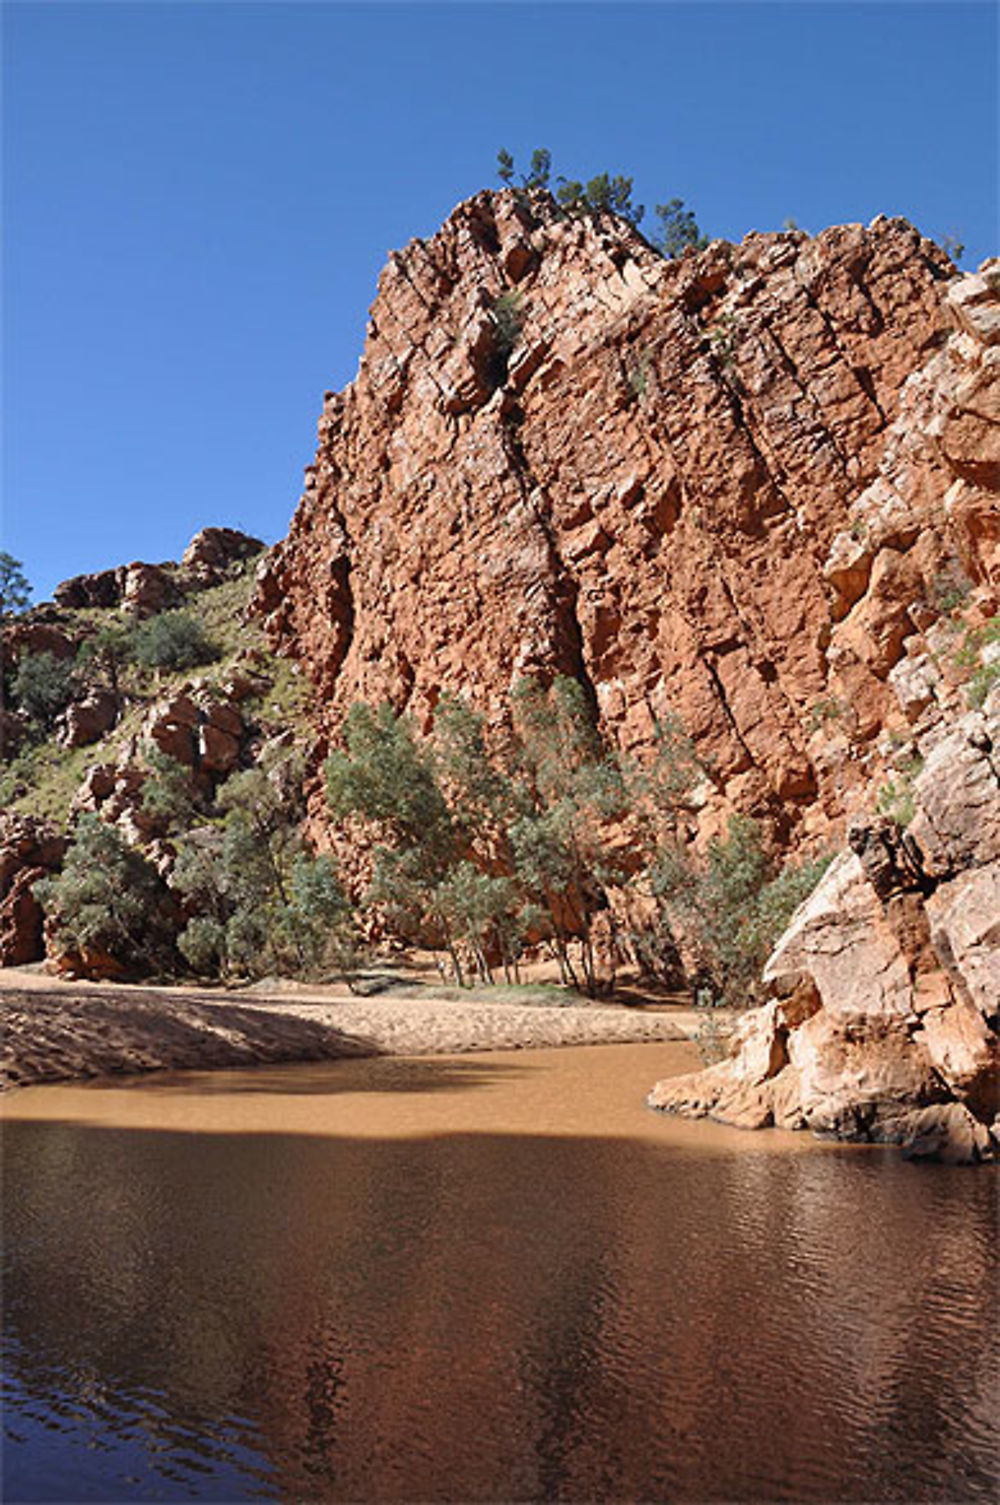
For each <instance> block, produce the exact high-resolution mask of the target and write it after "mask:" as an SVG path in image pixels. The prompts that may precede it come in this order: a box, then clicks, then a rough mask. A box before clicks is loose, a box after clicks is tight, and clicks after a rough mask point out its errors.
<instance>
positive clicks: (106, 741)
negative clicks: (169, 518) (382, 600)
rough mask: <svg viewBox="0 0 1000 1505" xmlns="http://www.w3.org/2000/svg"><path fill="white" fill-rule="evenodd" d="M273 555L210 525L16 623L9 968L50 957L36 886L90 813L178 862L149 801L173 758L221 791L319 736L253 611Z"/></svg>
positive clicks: (5, 918)
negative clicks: (279, 746)
mask: <svg viewBox="0 0 1000 1505" xmlns="http://www.w3.org/2000/svg"><path fill="white" fill-rule="evenodd" d="M263 550H264V545H263V544H262V543H261V542H260V541H259V540H258V539H253V538H248V537H247V536H246V535H244V534H242V533H238V532H236V531H235V530H233V529H228V528H206V529H204V530H203V531H202V532H201V533H199V534H198V535H197V537H196V538H194V539H193V540H192V542H191V544H190V546H189V547H188V549H187V550H186V552H185V554H184V557H183V559H182V560H181V561H180V563H178V564H174V563H169V562H168V563H166V564H142V563H134V564H129V565H123V566H120V567H119V568H118V569H113V570H106V571H102V572H101V573H99V574H93V575H79V576H76V577H74V578H73V579H71V580H67V581H64V582H63V584H62V585H60V586H58V587H57V589H56V591H55V599H54V601H53V602H51V603H45V604H43V605H41V606H37V607H34V608H33V609H32V610H30V611H28V612H25V613H24V614H23V615H21V616H18V617H16V618H13V619H12V620H9V621H8V622H6V623H5V624H4V631H3V672H4V686H5V708H4V709H3V711H2V712H0V716H2V723H0V735H2V744H3V745H2V754H3V757H2V763H0V966H16V965H19V964H22V963H24V962H31V961H36V960H38V959H39V958H41V957H42V956H43V955H44V943H43V938H42V923H43V917H42V911H41V908H40V906H39V904H38V902H37V899H36V898H35V896H34V894H33V887H34V884H35V883H36V881H37V880H38V879H39V878H42V877H45V876H47V875H48V874H50V873H52V872H54V871H57V870H58V869H59V866H60V864H61V862H62V860H63V856H64V854H65V850H66V835H67V830H68V828H69V827H70V826H71V825H72V823H73V821H74V820H75V818H76V817H77V816H78V815H80V814H82V813H84V812H88V811H89V812H94V813H96V814H98V815H99V816H100V817H101V819H102V820H104V821H105V822H107V823H108V824H109V825H113V826H115V827H116V828H117V829H118V830H119V831H120V832H121V833H122V835H123V836H124V837H125V838H126V839H127V840H128V841H129V842H131V843H133V844H135V845H137V846H140V847H142V848H144V849H146V850H147V851H148V852H150V853H151V855H152V856H153V857H154V859H155V858H162V856H163V855H166V853H164V852H163V841H162V838H163V836H164V830H163V823H162V821H161V820H160V819H159V818H158V817H157V816H156V815H155V814H154V813H153V812H152V811H151V810H150V809H149V808H147V804H146V801H145V799H144V789H145V788H146V786H147V784H148V783H149V781H150V779H151V778H153V776H154V763H155V759H156V755H157V754H163V755H166V756H167V757H168V758H169V759H170V760H171V762H172V763H174V764H176V765H177V766H178V767H179V768H182V769H184V770H186V772H187V775H188V777H189V780H190V784H191V788H192V790H200V791H202V792H203V793H205V794H206V795H210V794H211V792H212V791H213V790H214V789H215V788H216V787H217V786H218V784H219V783H220V782H221V781H222V780H224V779H225V778H226V777H227V776H228V775H229V774H231V773H232V772H233V771H234V770H238V769H244V768H248V767H252V766H253V765H254V764H255V763H256V762H257V761H258V759H259V757H260V755H261V753H262V752H264V751H266V749H267V748H268V747H269V746H271V745H273V744H274V742H275V741H276V740H277V739H285V740H288V739H289V738H298V739H299V740H301V741H302V742H304V743H308V742H309V741H310V740H311V722H310V719H309V717H308V715H307V714H306V707H307V705H308V702H309V699H310V697H309V692H308V688H307V686H306V685H305V683H304V682H303V680H302V678H301V676H300V675H299V673H298V672H297V670H296V669H295V668H294V666H291V665H289V664H288V663H286V662H284V661H282V660H279V659H277V658H276V657H275V655H274V654H273V653H272V652H271V651H270V649H269V648H268V646H267V643H266V641H265V640H264V638H263V635H262V633H261V632H260V630H259V628H257V627H256V626H255V625H254V623H253V622H252V621H251V620H250V619H249V617H248V615H247V610H246V608H247V603H248V600H249V597H250V595H251V592H252V590H253V587H254V581H255V572H256V570H257V568H258V565H259V563H260V558H261V554H262V552H263ZM178 622H180V623H181V624H182V627H184V628H186V629H187V630H188V632H191V624H192V623H194V632H193V633H191V636H190V638H189V637H188V636H185V634H184V633H183V632H182V633H181V636H180V642H179V644H178V643H177V641H176V640H175V639H174V638H173V637H172V636H171V633H170V631H169V629H170V628H171V627H176V624H177V623H178ZM164 624H166V627H167V631H166V632H165V633H164V640H165V646H164V644H163V643H160V644H159V651H157V641H158V640H157V638H156V637H155V633H156V630H157V629H159V628H163V626H164ZM151 632H152V634H153V635H152V636H151ZM143 633H145V642H146V645H147V648H148V647H149V646H150V645H152V649H153V651H152V652H151V653H150V652H147V653H146V654H145V655H144V654H143V646H142V645H143V637H142V635H143ZM144 657H145V658H146V659H147V660H150V659H151V660H159V662H156V663H153V662H143V661H142V660H143V658H144ZM190 659H193V660H194V662H193V663H187V662H185V661H186V660H190ZM178 665H180V666H178ZM32 667H34V669H35V671H36V672H35V674H34V676H33V677H32V678H26V677H25V675H24V674H23V673H22V671H24V670H25V669H28V670H31V669H32ZM19 691H20V696H19ZM168 851H169V848H168V849H167V852H168Z"/></svg>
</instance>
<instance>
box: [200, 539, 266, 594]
mask: <svg viewBox="0 0 1000 1505" xmlns="http://www.w3.org/2000/svg"><path fill="white" fill-rule="evenodd" d="M266 547H267V545H266V544H265V543H263V542H262V541H261V540H260V539H259V538H252V537H251V536H250V535H249V534H248V533H241V532H239V530H238V529H236V528H202V530H201V532H200V533H196V534H195V536H194V538H192V540H191V542H190V543H189V544H188V546H187V548H186V549H185V550H184V554H183V556H182V558H181V571H182V573H183V575H184V577H185V579H187V580H189V581H196V582H198V583H199V584H201V585H214V584H215V583H216V582H217V581H219V580H221V579H223V578H224V577H225V576H226V574H227V573H228V572H229V570H230V569H231V568H232V566H233V565H234V564H237V563H241V562H242V561H243V560H245V559H254V558H256V556H257V555H258V554H261V553H263V551H264V550H265V548H266Z"/></svg>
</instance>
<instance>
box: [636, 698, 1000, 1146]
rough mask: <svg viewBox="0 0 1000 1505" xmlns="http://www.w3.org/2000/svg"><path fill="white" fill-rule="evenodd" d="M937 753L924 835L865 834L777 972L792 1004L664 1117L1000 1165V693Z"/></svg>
mask: <svg viewBox="0 0 1000 1505" xmlns="http://www.w3.org/2000/svg"><path fill="white" fill-rule="evenodd" d="M925 750H926V753H927V759H926V763H925V766H924V768H923V770H922V772H921V773H920V775H919V777H918V778H917V780H916V782H915V786H914V795H915V801H916V814H915V816H914V819H913V820H912V822H911V823H910V825H909V826H908V828H907V829H906V830H905V831H902V830H901V829H900V827H899V826H898V825H896V824H895V823H894V822H893V821H891V820H887V819H881V820H875V821H871V820H869V821H866V822H861V821H859V822H856V823H855V824H854V825H853V826H852V828H851V832H850V850H849V851H847V852H845V853H844V854H843V855H842V856H841V857H839V858H838V859H837V861H836V862H835V863H834V864H833V866H832V867H831V868H830V869H829V870H828V872H827V874H826V876H825V877H824V879H823V880H822V882H821V883H820V885H819V887H818V888H817V889H816V891H815V893H814V894H813V895H812V897H811V898H810V899H809V900H808V901H807V902H806V903H805V904H804V905H803V906H802V908H801V909H800V910H799V912H798V914H797V915H796V916H795V918H794V919H793V921H792V923H791V925H790V927H789V929H788V931H787V932H786V934H785V935H784V937H783V938H782V940H781V941H780V943H779V945H778V947H777V949H776V951H775V952H774V954H773V956H772V957H771V959H770V961H769V963H768V966H767V970H766V972H765V978H766V979H767V980H768V981H769V982H770V983H771V986H772V989H773V990H774V992H775V994H776V995H777V996H776V997H775V998H774V999H773V1000H772V1002H770V1003H769V1004H767V1005H766V1006H765V1007H764V1008H763V1009H758V1010H754V1012H753V1013H750V1014H747V1015H745V1016H744V1017H743V1018H742V1019H741V1020H740V1023H739V1026H738V1029H737V1032H736V1037H735V1040H734V1042H733V1049H732V1053H731V1054H730V1056H729V1057H728V1059H726V1060H724V1061H722V1062H720V1063H719V1064H718V1065H716V1066H713V1067H710V1068H709V1069H708V1070H706V1071H703V1072H698V1073H696V1074H694V1075H693V1076H689V1077H681V1078H674V1079H672V1080H668V1081H664V1082H660V1083H659V1084H658V1086H657V1087H656V1088H654V1090H653V1093H652V1094H651V1097H650V1103H651V1105H652V1106H653V1107H656V1108H663V1109H666V1110H668V1111H672V1112H679V1113H686V1114H690V1115H694V1116H698V1115H702V1114H711V1115H712V1116H713V1117H715V1118H719V1119H721V1120H723V1121H724V1122H727V1123H737V1124H743V1125H746V1126H749V1127H754V1128H756V1127H761V1126H763V1125H765V1124H770V1123H776V1124H779V1125H781V1126H783V1127H788V1128H811V1129H814V1130H817V1131H819V1132H824V1133H830V1134H836V1135H838V1136H839V1137H841V1138H846V1139H864V1140H877V1141H883V1142H890V1143H902V1144H904V1145H905V1146H907V1148H908V1152H909V1153H910V1154H913V1155H935V1156H939V1157H942V1158H947V1159H953V1160H977V1159H993V1158H994V1157H995V1156H996V1154H997V1152H998V1151H1000V1117H998V1114H1000V689H996V690H994V691H993V693H992V695H991V696H990V697H989V698H988V699H987V701H986V704H985V706H984V708H983V710H982V711H981V712H975V713H972V714H970V715H968V716H966V717H964V718H962V719H961V720H960V721H959V722H958V723H957V724H954V725H953V726H952V727H951V728H950V729H945V728H938V729H937V731H936V733H933V734H930V735H929V736H928V738H927V739H926V743H925Z"/></svg>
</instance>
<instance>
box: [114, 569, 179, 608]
mask: <svg viewBox="0 0 1000 1505" xmlns="http://www.w3.org/2000/svg"><path fill="white" fill-rule="evenodd" d="M181 599H182V597H181V592H180V591H179V590H178V588H177V583H176V581H175V580H174V577H173V575H172V574H171V572H170V571H169V570H167V569H165V568H164V566H163V565H159V564H141V563H138V562H136V563H134V564H127V565H126V566H125V567H124V570H123V572H122V581H121V606H122V610H123V611H127V612H128V613H129V614H130V615H131V616H134V617H151V616H154V615H155V614H156V613H157V612H160V611H166V610H167V609H168V608H169V607H171V606H176V605H177V604H178V602H179V601H180V600H181Z"/></svg>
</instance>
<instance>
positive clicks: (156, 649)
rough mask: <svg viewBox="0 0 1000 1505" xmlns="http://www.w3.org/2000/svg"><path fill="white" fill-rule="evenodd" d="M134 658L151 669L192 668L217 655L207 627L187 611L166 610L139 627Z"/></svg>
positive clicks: (207, 662)
mask: <svg viewBox="0 0 1000 1505" xmlns="http://www.w3.org/2000/svg"><path fill="white" fill-rule="evenodd" d="M135 657H136V660H137V662H138V663H140V664H144V665H145V666H146V667H147V668H150V669H193V668H195V667H196V666H197V665H198V664H209V663H211V662H212V660H213V659H215V658H217V657H218V651H217V649H216V647H215V644H214V643H213V642H212V641H211V639H210V638H209V636H208V634H207V633H206V631H205V629H204V627H202V625H201V623H200V622H199V621H198V619H197V617H193V616H191V615H190V613H189V612H186V611H163V612H160V613H158V615H157V616H155V617H150V618H149V619H148V620H147V621H145V622H143V623H142V625H141V626H140V627H138V628H137V629H136V633H135Z"/></svg>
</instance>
